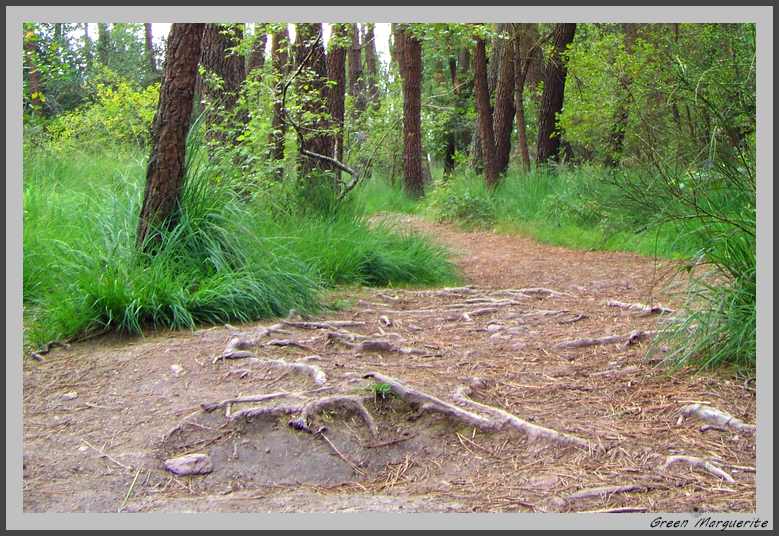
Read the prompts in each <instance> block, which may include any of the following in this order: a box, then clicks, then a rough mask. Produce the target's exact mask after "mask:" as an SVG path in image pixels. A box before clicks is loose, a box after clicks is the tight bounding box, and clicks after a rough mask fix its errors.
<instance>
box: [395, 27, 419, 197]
mask: <svg viewBox="0 0 779 536" xmlns="http://www.w3.org/2000/svg"><path fill="white" fill-rule="evenodd" d="M396 38H399V41H400V43H397V44H398V45H400V46H399V47H398V53H399V58H400V60H401V63H400V65H401V75H402V77H403V177H404V182H405V187H406V191H407V192H408V194H409V195H411V196H413V197H421V196H422V195H423V193H424V176H423V170H422V129H421V121H422V116H421V112H422V44H421V43H420V42H419V41H418V40H417V39H416V38H415V37H414V36H413V35H412V34H411V33H410V32H409V30H408V27H407V25H398V32H397V34H396Z"/></svg>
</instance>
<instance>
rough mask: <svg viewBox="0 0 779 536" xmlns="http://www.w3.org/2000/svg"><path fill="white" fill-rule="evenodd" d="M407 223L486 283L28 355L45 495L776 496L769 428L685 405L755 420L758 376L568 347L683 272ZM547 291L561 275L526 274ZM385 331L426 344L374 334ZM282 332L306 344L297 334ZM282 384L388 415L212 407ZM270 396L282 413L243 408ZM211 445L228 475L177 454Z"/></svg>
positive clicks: (653, 503) (616, 323)
mask: <svg viewBox="0 0 779 536" xmlns="http://www.w3.org/2000/svg"><path fill="white" fill-rule="evenodd" d="M398 224H399V225H404V226H411V227H413V228H415V229H416V230H418V231H420V232H425V233H430V234H431V235H432V236H433V237H434V238H435V239H436V240H438V241H440V242H441V243H443V244H445V245H447V246H448V247H449V248H451V250H452V251H453V253H454V255H455V260H456V262H457V263H458V265H459V266H460V267H461V269H462V271H463V274H464V276H465V278H466V284H467V285H469V287H468V288H463V289H460V290H453V291H444V292H441V291H429V290H425V291H417V290H413V289H342V290H339V291H338V293H336V296H334V297H337V298H341V299H344V298H346V299H348V300H349V301H350V303H351V306H350V307H348V308H347V309H345V310H341V311H338V312H334V313H331V314H327V315H322V316H321V317H319V318H316V319H306V320H311V321H314V320H315V321H332V320H341V321H345V320H348V321H354V322H356V323H359V324H355V325H354V326H352V327H348V328H340V327H338V328H332V327H331V328H328V329H302V328H300V327H292V326H289V325H287V326H281V329H282V331H281V332H279V333H276V332H272V333H269V334H267V335H264V336H263V335H262V333H263V330H262V328H263V327H267V326H270V325H271V324H274V323H275V322H262V323H256V324H249V325H242V326H238V327H233V326H225V327H211V328H204V329H200V330H196V331H194V332H160V333H154V334H148V335H147V336H146V337H143V338H124V337H118V336H109V337H103V338H101V339H96V340H92V341H88V342H84V343H80V344H75V345H73V346H71V347H69V348H56V349H53V350H52V351H51V352H50V353H49V354H47V355H46V361H45V362H44V363H38V362H35V361H33V360H26V361H25V366H24V509H25V511H28V512H40V511H67V512H72V511H80V512H116V511H126V512H138V511H229V512H240V511H246V512H248V511H251V512H280V511H287V512H289V511H293V512H312V511H318V512H321V511H357V510H369V511H407V512H408V511H431V512H432V511H435V512H438V511H459V512H471V511H479V512H491V511H563V512H566V511H602V510H614V509H627V510H628V511H639V512H640V511H660V512H662V511H666V512H667V511H687V512H689V511H740V512H748V511H753V510H754V508H755V473H754V471H755V469H754V467H755V439H754V436H753V435H751V434H749V433H744V432H740V431H736V430H733V429H731V428H728V427H725V428H717V427H714V428H712V427H709V428H702V427H703V426H705V425H706V423H705V422H703V421H701V420H699V419H696V418H694V417H690V418H685V419H680V410H681V409H682V408H683V407H684V406H686V405H688V404H691V403H705V404H708V405H711V406H713V407H715V408H718V409H720V410H723V411H727V412H729V413H730V414H731V415H733V416H735V417H736V418H737V419H741V420H743V421H745V422H747V423H754V421H755V396H754V391H753V388H752V387H753V385H749V384H747V385H744V383H743V382H742V381H739V380H737V379H735V378H733V377H728V376H726V375H725V374H724V373H716V374H713V373H706V374H693V373H692V372H691V371H688V370H677V371H669V370H668V369H667V368H665V367H661V366H658V360H659V359H660V358H661V357H662V355H663V352H662V347H661V345H660V346H657V347H656V348H655V347H654V346H652V344H651V338H649V339H648V340H644V339H642V340H640V341H635V344H629V345H627V344H625V343H624V340H623V341H618V342H613V343H610V344H600V345H594V346H585V347H580V348H562V347H560V346H558V345H559V344H560V343H563V342H565V341H571V340H576V339H582V338H599V337H605V336H612V335H618V336H624V337H627V336H628V335H629V334H630V333H631V332H632V331H633V330H643V331H651V330H656V329H658V320H659V319H665V318H667V317H668V316H669V315H657V314H649V315H642V314H640V313H637V312H636V311H630V310H626V309H623V308H619V307H612V306H608V305H607V304H606V301H607V300H619V301H621V302H626V303H633V302H640V303H645V304H651V305H655V304H658V303H661V304H663V305H665V306H667V307H670V308H675V307H677V306H678V305H679V304H678V303H675V301H674V298H673V294H672V293H671V291H673V290H674V289H679V288H681V286H682V283H683V282H676V283H675V284H670V283H672V279H671V278H670V277H669V274H671V273H672V268H671V267H669V266H664V265H658V264H657V263H656V262H655V261H654V260H653V259H649V258H646V257H641V256H637V255H633V254H624V253H604V252H582V251H572V250H568V249H565V248H559V247H552V246H547V245H542V244H539V243H537V242H535V241H532V240H530V239H526V238H522V237H516V236H505V235H498V234H494V233H491V232H467V233H466V232H462V231H459V230H457V229H455V228H453V227H450V226H445V225H439V224H432V223H429V222H423V221H420V220H417V219H414V218H409V217H402V218H398ZM528 288H530V289H534V288H545V289H551V290H554V291H556V293H553V294H549V293H544V292H541V293H538V292H533V291H525V292H520V291H519V289H528ZM669 289H670V290H669ZM333 333H335V336H334V335H333ZM235 335H241V336H244V337H250V336H255V337H256V340H255V342H256V344H255V345H254V346H253V347H252V348H250V349H249V352H251V354H252V355H253V356H254V359H252V358H251V357H249V358H244V359H215V358H218V357H219V356H221V355H222V354H223V352H224V350H225V347H226V344H227V343H228V341H229V340H230V339H231V337H232V336H235ZM350 337H351V338H350ZM363 337H368V339H367V340H372V341H376V340H381V341H386V342H389V343H391V344H392V345H394V346H395V347H396V348H402V349H406V350H407V351H408V350H410V351H413V353H400V352H394V351H386V349H385V350H384V351H370V350H366V349H365V347H364V346H363V347H361V346H359V343H360V342H361V341H364V340H366V339H364V338H363ZM282 340H286V341H292V342H295V343H298V344H299V345H300V346H302V347H297V346H277V345H276V344H277V343H279V342H280V341H282ZM350 341H351V342H350ZM649 349H652V351H651V352H648V350H649ZM311 355H316V356H318V359H317V358H313V359H309V360H307V361H305V363H307V364H309V365H314V366H316V367H319V369H320V370H321V371H322V372H323V373H324V374H325V375H326V377H327V379H326V382H325V383H321V382H320V383H316V382H315V381H314V379H313V378H312V377H311V376H308V375H306V374H300V373H299V371H294V370H286V369H283V368H279V367H278V366H277V365H278V363H276V365H273V364H272V363H268V360H284V361H286V362H290V363H291V362H296V361H299V360H301V359H303V358H306V357H308V356H311ZM370 372H378V373H381V374H383V375H386V376H389V377H392V378H394V379H396V380H398V381H399V382H402V383H403V384H404V385H407V386H411V387H413V388H414V389H416V390H418V391H421V392H425V393H427V394H430V395H432V396H435V397H437V398H439V399H441V400H443V401H446V402H450V403H451V402H452V401H453V398H452V393H453V392H454V391H455V390H456V388H457V387H458V386H459V385H463V384H467V383H468V382H472V381H473V379H474V378H477V377H478V378H479V379H480V380H481V383H480V384H479V387H478V388H477V389H475V390H474V391H473V393H472V395H471V398H472V399H473V400H477V401H479V402H481V403H483V404H486V405H489V406H492V407H495V408H499V409H502V410H505V411H507V412H510V413H511V414H513V415H515V416H516V417H518V418H520V419H522V421H523V422H526V423H532V424H535V425H539V426H543V427H545V428H548V429H551V430H554V431H558V432H560V433H564V434H568V435H571V436H575V437H577V438H580V439H582V440H583V441H585V442H586V443H587V445H588V448H581V447H579V446H576V445H570V444H560V443H556V442H554V441H548V440H546V439H543V438H540V439H534V438H532V437H529V436H528V435H527V434H524V433H521V432H519V431H516V430H509V429H505V430H502V431H499V432H494V433H491V432H486V431H483V430H479V429H477V428H475V427H474V426H473V425H472V424H468V423H466V422H464V421H462V420H458V419H456V418H451V417H446V416H444V415H442V414H441V413H440V412H437V411H421V410H419V408H418V407H413V404H412V405H409V404H407V403H406V402H405V401H403V400H401V398H400V397H398V396H396V395H392V394H386V393H384V392H380V391H377V390H376V389H375V388H374V387H373V385H374V381H373V380H372V379H371V378H365V377H364V376H365V375H366V374H368V373H370ZM323 388H325V389H329V390H323V391H317V392H316V393H311V391H314V390H316V389H323ZM271 392H305V394H304V395H301V396H302V397H303V398H302V399H303V400H305V401H310V400H316V399H317V397H324V396H333V395H334V394H337V393H347V394H348V395H349V396H352V397H358V398H361V399H364V407H365V408H366V409H367V410H368V412H369V413H370V415H371V416H372V418H373V419H374V420H375V422H376V425H377V428H378V430H377V433H376V434H375V436H374V435H372V434H370V433H369V431H368V427H367V426H366V423H365V422H364V419H363V418H361V417H360V415H359V414H356V413H354V412H350V411H346V409H348V408H346V409H344V408H343V407H339V406H338V405H335V406H333V407H330V408H326V409H325V410H324V411H322V412H320V413H319V414H318V415H317V416H316V421H317V428H316V430H317V431H320V433H307V432H306V431H299V430H294V429H292V428H290V426H288V422H289V421H290V419H291V418H294V417H295V416H294V415H292V414H290V415H281V414H280V413H279V411H280V410H279V408H281V407H282V406H283V403H282V402H279V401H278V400H273V401H270V402H268V403H266V404H265V405H263V403H256V402H255V403H249V404H231V405H228V406H227V410H228V411H229V412H230V413H229V415H228V413H226V411H225V408H220V409H219V410H217V411H212V412H205V411H203V410H202V409H201V404H203V403H210V402H219V401H222V400H226V399H230V398H234V397H237V396H247V395H257V394H263V393H271ZM279 400H282V401H283V400H286V399H285V398H281V399H279ZM251 407H267V408H275V409H276V410H279V411H275V412H274V411H270V412H269V414H268V415H266V416H262V417H254V418H247V419H243V418H235V417H233V418H230V417H231V416H234V415H235V414H236V412H238V411H240V410H242V409H246V408H251ZM322 426H324V427H325V428H322ZM312 430H313V427H312ZM193 452H197V453H204V454H207V455H209V456H210V458H211V460H212V462H213V471H212V472H210V473H209V474H206V475H198V476H182V477H177V476H174V475H172V474H171V473H169V472H167V471H166V470H165V469H164V467H163V462H164V460H166V459H168V458H172V457H176V456H179V455H182V454H186V453H193ZM673 455H689V456H695V457H699V458H702V459H705V460H707V461H709V463H711V464H713V466H714V467H716V468H719V469H720V470H722V471H724V472H725V473H726V474H727V476H728V477H731V480H732V481H727V480H725V479H723V477H722V476H721V475H720V476H717V475H715V474H713V473H711V472H709V471H707V470H704V469H702V468H700V467H693V466H690V465H688V464H685V463H677V464H673V465H670V466H668V467H664V463H665V461H666V460H667V457H668V456H673ZM595 488H604V489H603V490H599V489H595ZM577 494H579V495H577Z"/></svg>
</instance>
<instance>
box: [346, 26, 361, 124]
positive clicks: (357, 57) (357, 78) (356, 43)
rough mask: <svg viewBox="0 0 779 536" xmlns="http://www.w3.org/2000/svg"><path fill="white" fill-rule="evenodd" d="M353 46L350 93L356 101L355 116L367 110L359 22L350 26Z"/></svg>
mask: <svg viewBox="0 0 779 536" xmlns="http://www.w3.org/2000/svg"><path fill="white" fill-rule="evenodd" d="M350 33H351V37H352V48H351V49H350V50H349V95H350V96H351V97H352V99H353V102H354V111H355V116H359V115H360V113H361V112H362V111H363V110H365V89H364V87H363V86H364V81H363V70H362V54H361V51H362V48H361V46H360V30H359V28H358V27H357V24H352V25H351V28H350Z"/></svg>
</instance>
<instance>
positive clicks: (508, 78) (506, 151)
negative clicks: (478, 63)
mask: <svg viewBox="0 0 779 536" xmlns="http://www.w3.org/2000/svg"><path fill="white" fill-rule="evenodd" d="M498 31H499V32H507V31H508V24H498ZM500 40H501V42H502V46H501V47H500V51H499V54H497V55H496V58H495V59H496V60H497V62H498V66H497V71H498V74H497V79H496V81H495V109H494V111H493V130H494V135H495V172H496V173H497V174H498V175H502V174H503V173H505V172H506V170H507V169H508V165H509V157H510V156H511V131H512V129H513V127H514V87H515V83H516V81H515V80H514V48H513V47H512V46H511V41H509V40H506V39H500Z"/></svg>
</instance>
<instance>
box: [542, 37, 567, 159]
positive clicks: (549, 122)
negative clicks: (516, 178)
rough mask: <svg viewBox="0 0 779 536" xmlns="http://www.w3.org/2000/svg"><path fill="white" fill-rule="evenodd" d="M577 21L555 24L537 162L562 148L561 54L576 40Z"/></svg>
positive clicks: (562, 97) (563, 85) (551, 155)
mask: <svg viewBox="0 0 779 536" xmlns="http://www.w3.org/2000/svg"><path fill="white" fill-rule="evenodd" d="M575 31H576V24H556V25H555V28H554V49H553V52H552V57H551V58H549V61H548V62H547V66H546V73H545V75H544V93H543V96H542V100H541V109H540V111H539V114H538V156H537V158H536V163H537V164H538V165H542V164H545V163H546V162H548V161H549V160H550V159H556V158H557V156H558V154H559V152H560V133H559V131H558V130H557V126H556V120H557V114H558V113H560V111H561V110H562V109H563V99H564V92H565V76H566V66H565V62H564V61H563V58H562V54H563V52H564V51H565V49H566V47H567V46H568V45H569V44H570V43H571V42H572V41H573V36H574V32H575Z"/></svg>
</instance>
